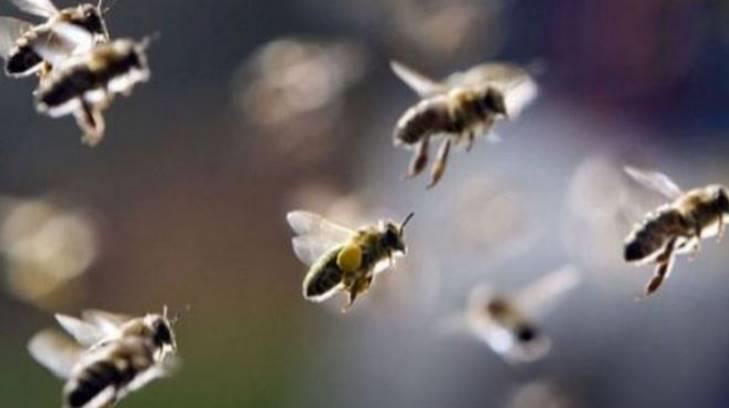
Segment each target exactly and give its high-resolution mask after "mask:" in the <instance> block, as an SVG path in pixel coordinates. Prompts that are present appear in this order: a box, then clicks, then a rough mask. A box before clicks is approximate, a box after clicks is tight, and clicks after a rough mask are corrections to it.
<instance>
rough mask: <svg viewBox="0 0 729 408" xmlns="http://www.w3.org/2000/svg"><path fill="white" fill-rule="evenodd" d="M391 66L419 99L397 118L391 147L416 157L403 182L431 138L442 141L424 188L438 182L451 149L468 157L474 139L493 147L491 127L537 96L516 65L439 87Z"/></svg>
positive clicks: (478, 70) (416, 169)
mask: <svg viewBox="0 0 729 408" xmlns="http://www.w3.org/2000/svg"><path fill="white" fill-rule="evenodd" d="M391 65H392V70H393V71H394V72H395V74H396V75H397V76H398V77H399V78H400V79H401V80H402V81H403V82H405V83H406V84H407V85H408V86H410V87H411V88H412V89H413V90H414V91H415V92H417V93H418V95H419V96H420V97H421V100H420V102H418V103H417V104H416V105H415V106H413V107H411V108H410V109H408V110H407V111H405V113H404V114H403V115H402V116H401V117H400V119H399V120H398V122H397V125H396V127H395V132H394V134H393V139H394V144H395V146H405V147H407V148H411V149H413V150H414V151H415V152H414V154H413V158H412V159H411V162H410V166H409V170H408V173H407V175H406V177H407V178H411V177H414V176H417V175H418V174H420V173H421V172H422V171H423V169H424V168H425V165H426V164H427V162H428V150H429V147H430V140H431V138H436V137H440V138H441V139H442V140H441V144H440V147H439V149H438V153H437V156H436V161H435V164H434V165H433V168H432V170H431V178H430V184H429V185H428V188H432V187H434V186H435V185H436V184H437V183H438V181H440V179H441V177H442V176H443V173H444V172H445V169H446V165H447V162H448V155H449V154H450V149H451V146H452V145H456V146H458V145H464V144H465V149H466V151H470V150H471V148H472V147H473V143H474V141H475V139H476V137H478V136H485V137H486V138H487V139H488V140H489V141H491V142H498V141H499V140H500V139H499V137H498V136H497V135H496V134H495V133H492V132H491V128H492V127H493V125H494V123H495V122H496V121H497V120H500V119H502V118H515V117H516V116H518V114H519V113H520V112H521V110H522V109H523V108H524V107H526V105H528V104H529V103H530V102H531V101H532V100H534V98H535V97H536V95H537V85H536V83H535V82H534V80H533V79H532V77H531V76H530V75H529V73H528V72H527V71H526V70H524V69H522V68H520V67H517V66H515V65H510V64H500V63H491V64H482V65H479V66H476V67H474V68H471V69H469V70H467V71H465V72H462V73H456V74H453V75H451V76H449V77H448V78H446V79H445V80H443V81H441V82H438V81H435V80H433V79H430V78H427V77H425V76H424V75H422V74H420V73H418V72H415V71H414V70H412V69H411V68H408V67H406V66H405V65H402V64H400V63H398V62H392V64H391Z"/></svg>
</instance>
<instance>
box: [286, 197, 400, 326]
mask: <svg viewBox="0 0 729 408" xmlns="http://www.w3.org/2000/svg"><path fill="white" fill-rule="evenodd" d="M412 216H413V214H412V213H410V214H409V215H408V216H407V217H406V218H405V220H404V221H403V222H402V223H400V224H399V225H398V224H396V223H394V222H392V221H380V222H379V223H378V224H377V225H370V226H364V227H361V228H359V229H357V230H352V229H349V228H347V227H344V226H341V225H338V224H335V223H333V222H331V221H329V220H327V219H325V218H324V217H322V216H320V215H317V214H313V213H310V212H307V211H292V212H290V213H288V214H287V215H286V219H287V221H288V223H289V225H290V226H291V228H292V229H293V230H294V232H295V233H296V234H297V236H296V237H294V238H293V239H292V244H293V247H294V253H295V254H296V256H297V257H298V258H299V260H301V261H302V262H304V263H305V264H306V265H309V271H308V272H307V274H306V277H305V278H304V284H303V294H304V298H305V299H306V300H309V301H312V302H323V301H325V300H327V299H329V298H331V297H332V296H334V295H335V294H336V293H337V292H340V291H342V292H346V293H348V295H349V301H348V303H347V304H346V305H345V306H344V307H343V308H342V312H345V311H347V310H348V309H349V308H350V307H351V306H352V304H353V303H354V301H355V299H357V297H358V296H359V295H361V294H364V293H365V292H367V290H368V289H369V287H370V286H371V285H372V281H373V280H374V278H375V275H377V274H378V273H380V272H383V271H385V270H386V269H388V268H389V267H390V266H392V265H393V264H394V257H396V256H402V255H405V252H406V247H405V242H404V241H403V232H404V228H405V226H406V225H407V223H408V222H409V221H410V219H411V218H412Z"/></svg>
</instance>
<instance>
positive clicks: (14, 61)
mask: <svg viewBox="0 0 729 408" xmlns="http://www.w3.org/2000/svg"><path fill="white" fill-rule="evenodd" d="M11 2H12V3H14V4H15V5H16V6H17V7H18V8H19V9H21V10H22V11H25V12H26V13H29V14H33V15H35V16H39V17H43V18H45V19H46V21H45V22H44V23H42V24H35V25H34V24H32V23H28V22H25V21H22V20H18V19H15V18H11V17H0V54H2V56H3V58H4V59H5V73H6V74H7V75H8V76H10V77H14V78H19V77H26V76H29V75H32V74H34V73H41V74H43V73H46V72H47V71H48V70H50V68H51V65H52V64H51V62H50V61H48V60H47V59H45V58H44V57H43V56H42V55H41V54H40V53H39V52H38V50H36V49H35V47H34V44H37V43H39V42H43V41H47V39H48V38H49V37H52V35H50V33H51V31H52V30H53V29H54V27H55V26H56V25H57V24H59V23H61V24H71V25H73V26H75V27H78V28H79V29H82V30H84V31H86V32H88V33H89V34H90V35H91V36H92V38H93V41H94V42H95V43H101V42H106V41H108V40H109V32H108V30H107V28H106V22H105V21H104V18H103V16H102V15H103V11H102V9H101V1H99V3H98V4H96V5H94V4H89V3H86V4H81V5H78V6H75V7H68V8H65V9H62V10H59V9H58V8H57V7H56V6H55V5H53V3H52V2H51V1H50V0H11ZM56 51H58V50H56ZM70 53H72V52H71V51H68V50H67V51H66V54H70Z"/></svg>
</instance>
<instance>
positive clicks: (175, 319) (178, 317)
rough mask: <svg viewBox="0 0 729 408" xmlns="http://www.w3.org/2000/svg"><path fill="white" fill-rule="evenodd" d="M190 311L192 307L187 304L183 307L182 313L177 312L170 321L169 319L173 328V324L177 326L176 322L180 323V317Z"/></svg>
mask: <svg viewBox="0 0 729 408" xmlns="http://www.w3.org/2000/svg"><path fill="white" fill-rule="evenodd" d="M190 309H192V307H191V306H190V305H189V304H187V305H185V310H184V311H182V312H177V313H176V314H175V315H174V316H173V317H172V318H171V319H169V321H170V324H171V325H173V326H174V325H175V324H177V322H178V321H180V319H181V318H182V316H183V315H184V314H185V313H189V312H190Z"/></svg>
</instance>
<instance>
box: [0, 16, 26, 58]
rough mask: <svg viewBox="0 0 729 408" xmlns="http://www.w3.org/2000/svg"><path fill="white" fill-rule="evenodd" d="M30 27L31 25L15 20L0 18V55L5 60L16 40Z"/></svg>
mask: <svg viewBox="0 0 729 408" xmlns="http://www.w3.org/2000/svg"><path fill="white" fill-rule="evenodd" d="M32 27H33V25H32V24H30V23H28V22H26V21H23V20H18V19H17V18H12V17H0V55H2V57H3V58H7V56H8V54H9V53H10V50H12V49H13V48H15V42H16V41H17V40H18V38H20V36H22V35H23V33H25V32H27V31H28V30H30V29H31V28H32Z"/></svg>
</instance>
